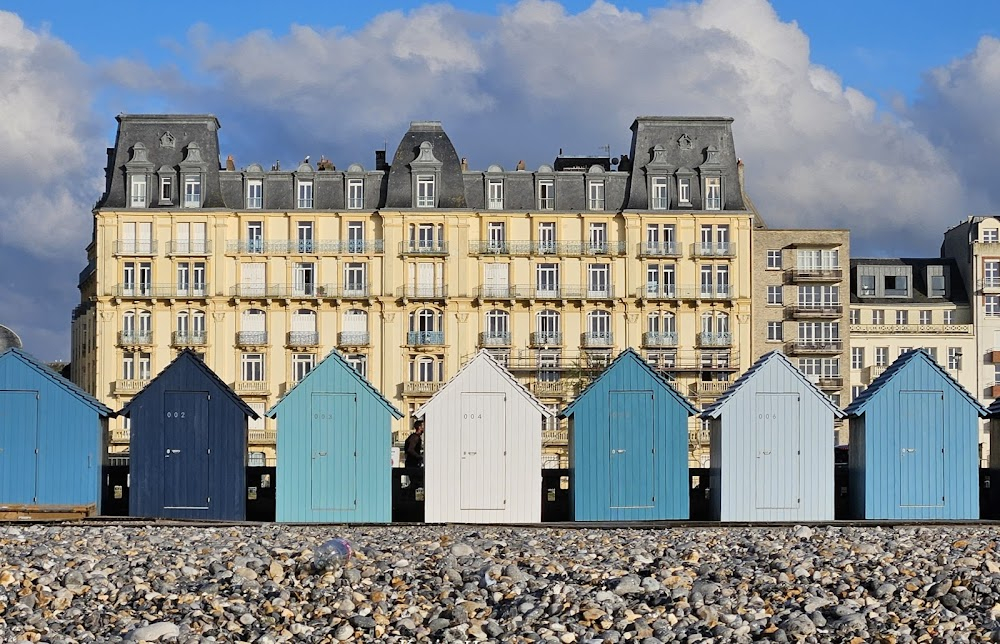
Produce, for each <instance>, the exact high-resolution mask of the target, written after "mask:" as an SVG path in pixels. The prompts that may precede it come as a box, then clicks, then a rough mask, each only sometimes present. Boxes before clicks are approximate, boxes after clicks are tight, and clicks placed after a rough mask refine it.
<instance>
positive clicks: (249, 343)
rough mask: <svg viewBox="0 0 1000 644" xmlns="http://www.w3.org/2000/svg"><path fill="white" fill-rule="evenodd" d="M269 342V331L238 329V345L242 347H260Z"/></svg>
mask: <svg viewBox="0 0 1000 644" xmlns="http://www.w3.org/2000/svg"><path fill="white" fill-rule="evenodd" d="M266 344H267V331H237V332H236V345H237V346H240V347H260V346H264V345H266Z"/></svg>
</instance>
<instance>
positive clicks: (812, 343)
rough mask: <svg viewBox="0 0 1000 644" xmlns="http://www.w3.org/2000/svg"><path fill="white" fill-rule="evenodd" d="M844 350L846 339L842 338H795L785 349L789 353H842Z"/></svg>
mask: <svg viewBox="0 0 1000 644" xmlns="http://www.w3.org/2000/svg"><path fill="white" fill-rule="evenodd" d="M843 350H844V341H843V340H840V339H829V340H801V339H800V340H794V341H792V342H789V343H787V344H786V345H785V351H786V352H787V353H788V354H789V355H803V354H819V353H840V352H841V351H843Z"/></svg>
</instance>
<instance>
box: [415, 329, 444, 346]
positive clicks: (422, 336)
mask: <svg viewBox="0 0 1000 644" xmlns="http://www.w3.org/2000/svg"><path fill="white" fill-rule="evenodd" d="M406 343H407V344H408V345H410V346H441V345H443V344H444V331H410V332H409V333H407V334H406Z"/></svg>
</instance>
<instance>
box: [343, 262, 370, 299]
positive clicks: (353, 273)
mask: <svg viewBox="0 0 1000 644" xmlns="http://www.w3.org/2000/svg"><path fill="white" fill-rule="evenodd" d="M367 294H368V264H367V263H366V262H348V263H346V264H344V295H348V296H357V295H362V296H363V295H367Z"/></svg>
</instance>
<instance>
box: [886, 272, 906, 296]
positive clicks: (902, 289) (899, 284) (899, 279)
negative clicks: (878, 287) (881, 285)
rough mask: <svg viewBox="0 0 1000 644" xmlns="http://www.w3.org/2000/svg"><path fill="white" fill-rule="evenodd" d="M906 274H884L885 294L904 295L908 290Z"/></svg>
mask: <svg viewBox="0 0 1000 644" xmlns="http://www.w3.org/2000/svg"><path fill="white" fill-rule="evenodd" d="M908 290H909V289H908V287H907V280H906V275H886V276H885V294H886V295H906V294H907V292H908Z"/></svg>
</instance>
